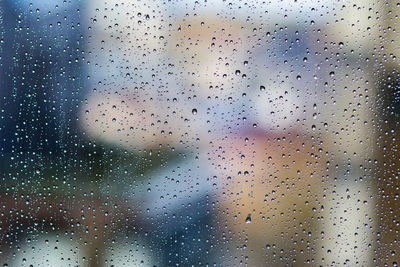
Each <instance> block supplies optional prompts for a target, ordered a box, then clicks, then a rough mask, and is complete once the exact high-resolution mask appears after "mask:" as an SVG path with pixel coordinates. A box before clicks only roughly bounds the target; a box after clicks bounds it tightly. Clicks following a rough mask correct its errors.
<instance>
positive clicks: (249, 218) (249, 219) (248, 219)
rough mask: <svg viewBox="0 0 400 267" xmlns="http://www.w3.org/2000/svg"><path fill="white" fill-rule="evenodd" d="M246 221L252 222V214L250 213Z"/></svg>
mask: <svg viewBox="0 0 400 267" xmlns="http://www.w3.org/2000/svg"><path fill="white" fill-rule="evenodd" d="M246 223H251V214H250V213H249V215H247V217H246Z"/></svg>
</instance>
